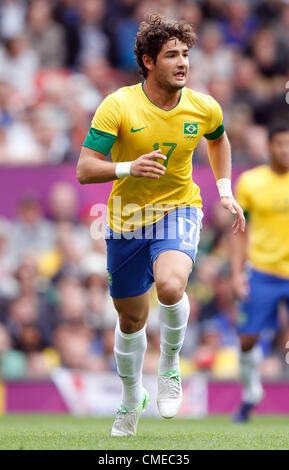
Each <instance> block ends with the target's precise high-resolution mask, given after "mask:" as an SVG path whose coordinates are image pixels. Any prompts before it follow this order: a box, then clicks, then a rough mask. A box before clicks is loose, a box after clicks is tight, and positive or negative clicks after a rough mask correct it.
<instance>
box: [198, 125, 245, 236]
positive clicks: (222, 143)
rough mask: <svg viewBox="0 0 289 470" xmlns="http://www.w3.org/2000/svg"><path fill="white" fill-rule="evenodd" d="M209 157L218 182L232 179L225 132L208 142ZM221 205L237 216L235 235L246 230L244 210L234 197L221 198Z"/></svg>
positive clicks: (234, 228)
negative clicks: (222, 179)
mask: <svg viewBox="0 0 289 470" xmlns="http://www.w3.org/2000/svg"><path fill="white" fill-rule="evenodd" d="M207 143H208V156H209V161H210V165H211V168H212V170H213V173H214V176H215V178H216V181H218V180H219V179H221V178H229V179H231V172H232V165H231V148H230V143H229V140H228V137H227V135H226V133H225V132H224V133H223V134H222V136H221V137H219V138H218V139H216V140H207ZM221 204H222V206H223V207H224V208H225V209H228V210H229V211H230V212H231V213H232V214H234V215H235V216H236V220H235V222H234V224H233V231H234V234H236V233H238V232H239V231H244V230H245V224H246V221H245V217H244V214H243V210H242V208H241V207H240V206H239V204H238V203H237V201H236V200H235V199H234V197H229V196H225V197H221Z"/></svg>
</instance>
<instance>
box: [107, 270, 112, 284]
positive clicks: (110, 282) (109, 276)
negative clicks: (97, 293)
mask: <svg viewBox="0 0 289 470" xmlns="http://www.w3.org/2000/svg"><path fill="white" fill-rule="evenodd" d="M108 282H109V285H111V284H112V277H111V274H110V273H109V272H108Z"/></svg>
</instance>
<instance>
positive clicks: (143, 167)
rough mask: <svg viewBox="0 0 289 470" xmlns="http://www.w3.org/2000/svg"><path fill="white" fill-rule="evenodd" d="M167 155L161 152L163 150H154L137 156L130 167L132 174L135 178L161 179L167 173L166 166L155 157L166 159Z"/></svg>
mask: <svg viewBox="0 0 289 470" xmlns="http://www.w3.org/2000/svg"><path fill="white" fill-rule="evenodd" d="M166 158H167V157H166V156H165V155H162V154H161V150H160V149H159V150H154V151H153V152H151V153H148V154H146V155H141V157H139V158H137V159H136V160H135V161H134V162H133V163H132V165H131V167H130V175H131V176H134V177H135V178H153V179H159V178H160V177H161V176H162V175H164V174H165V171H166V168H165V167H164V166H163V165H162V164H161V163H158V162H156V161H154V160H155V159H161V160H166Z"/></svg>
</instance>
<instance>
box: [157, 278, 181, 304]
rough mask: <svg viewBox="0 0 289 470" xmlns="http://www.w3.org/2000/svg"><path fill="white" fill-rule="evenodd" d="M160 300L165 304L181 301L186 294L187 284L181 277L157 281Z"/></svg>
mask: <svg viewBox="0 0 289 470" xmlns="http://www.w3.org/2000/svg"><path fill="white" fill-rule="evenodd" d="M156 288H157V294H158V299H159V301H160V302H161V303H162V304H164V305H173V304H176V303H177V302H179V300H181V298H182V297H183V295H184V291H185V286H184V284H183V282H182V281H181V279H179V278H173V277H172V278H169V279H166V280H162V281H156Z"/></svg>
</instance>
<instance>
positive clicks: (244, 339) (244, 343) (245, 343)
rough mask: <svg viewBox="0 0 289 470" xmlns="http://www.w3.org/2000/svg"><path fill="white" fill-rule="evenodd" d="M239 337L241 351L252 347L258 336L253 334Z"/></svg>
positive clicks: (246, 350)
mask: <svg viewBox="0 0 289 470" xmlns="http://www.w3.org/2000/svg"><path fill="white" fill-rule="evenodd" d="M240 339H241V350H242V352H248V351H250V350H251V349H253V347H254V346H255V344H256V343H257V341H258V336H257V335H254V336H241V338H240Z"/></svg>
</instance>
